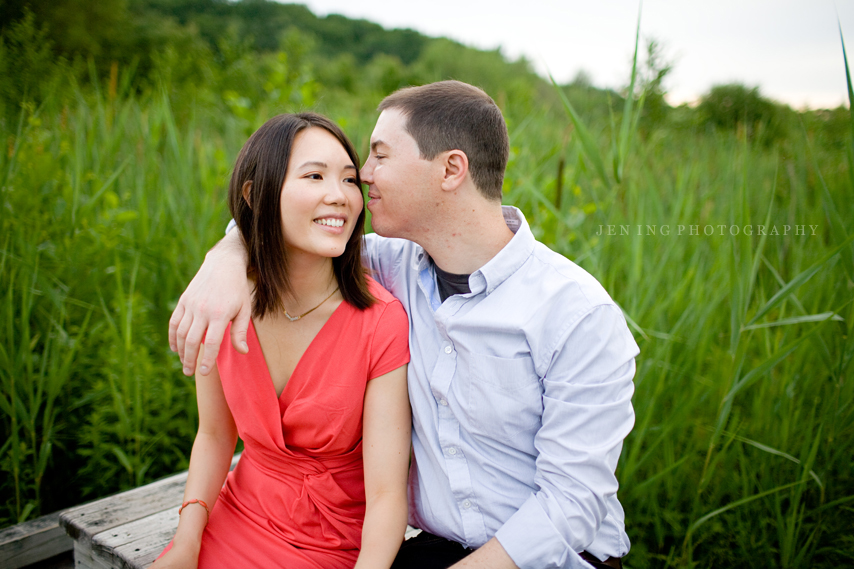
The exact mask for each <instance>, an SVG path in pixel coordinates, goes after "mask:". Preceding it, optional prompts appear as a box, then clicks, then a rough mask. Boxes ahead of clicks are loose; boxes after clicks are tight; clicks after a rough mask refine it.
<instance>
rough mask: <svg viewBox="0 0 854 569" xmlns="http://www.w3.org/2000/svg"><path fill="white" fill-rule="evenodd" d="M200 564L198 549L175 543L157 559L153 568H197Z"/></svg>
mask: <svg viewBox="0 0 854 569" xmlns="http://www.w3.org/2000/svg"><path fill="white" fill-rule="evenodd" d="M198 566H199V550H198V549H194V548H192V547H183V546H181V545H175V546H173V547H172V549H170V550H169V551H167V552H166V553H164V554H163V556H162V557H161V558H160V559H158V560H157V561H155V562H154V565H152V566H151V569H196V568H197V567H198Z"/></svg>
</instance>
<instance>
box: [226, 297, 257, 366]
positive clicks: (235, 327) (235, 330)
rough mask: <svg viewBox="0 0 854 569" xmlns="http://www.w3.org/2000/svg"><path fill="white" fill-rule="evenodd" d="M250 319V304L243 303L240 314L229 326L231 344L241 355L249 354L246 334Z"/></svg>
mask: <svg viewBox="0 0 854 569" xmlns="http://www.w3.org/2000/svg"><path fill="white" fill-rule="evenodd" d="M251 317H252V304H251V303H250V302H248V301H247V302H244V303H243V305H242V306H241V307H240V312H238V313H237V317H236V318H235V319H234V324H232V326H231V344H232V345H233V346H234V349H235V350H237V351H238V352H240V353H241V354H248V353H249V344H247V343H246V332H247V330H248V329H249V319H250V318H251Z"/></svg>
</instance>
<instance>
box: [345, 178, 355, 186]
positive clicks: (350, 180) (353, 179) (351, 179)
mask: <svg viewBox="0 0 854 569" xmlns="http://www.w3.org/2000/svg"><path fill="white" fill-rule="evenodd" d="M344 181H345V182H346V183H348V184H353V185H356V184H357V183H358V182H357V181H356V178H344Z"/></svg>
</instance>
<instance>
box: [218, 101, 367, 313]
mask: <svg viewBox="0 0 854 569" xmlns="http://www.w3.org/2000/svg"><path fill="white" fill-rule="evenodd" d="M311 127H316V128H322V129H324V130H326V131H327V132H329V133H330V134H332V136H334V137H335V138H336V139H338V141H339V142H340V143H341V146H343V147H344V150H346V151H347V155H348V156H349V157H350V160H352V161H353V165H354V166H355V167H356V183H357V184H358V187H359V188H360V189H361V187H362V179H361V178H360V177H359V166H360V164H359V156H358V155H357V154H356V150H355V149H354V148H353V145H352V144H351V143H350V141H349V140H348V139H347V136H346V135H345V134H344V132H343V131H342V130H341V129H340V128H339V127H338V125H336V124H335V123H334V122H332V121H331V120H329V119H327V118H326V117H324V116H321V115H318V114H316V113H298V114H293V115H279V116H276V117H273V118H272V119H270V120H268V121H267V122H266V123H264V125H263V126H261V128H259V129H258V130H257V131H255V133H254V134H253V135H252V136H250V137H249V140H248V141H247V142H246V144H244V145H243V148H242V149H241V150H240V154H239V155H238V156H237V162H236V163H235V165H234V173H233V174H232V175H231V182H230V184H229V187H228V207H229V209H230V210H231V215H232V217H233V218H234V220H235V222H236V223H237V227H238V228H239V229H240V235H241V236H242V237H243V243H244V245H245V246H246V251H247V253H248V255H249V264H248V270H249V272H250V274H252V275H253V276H254V278H255V300H254V303H253V305H252V315H253V316H255V317H257V318H262V317H263V316H265V315H266V314H267V313H269V312H271V311H273V312H275V311H278V310H280V309H281V307H282V296H283V295H284V294H286V293H288V292H290V281H289V278H288V256H287V253H286V252H285V240H284V233H283V232H282V216H281V198H282V185H283V184H284V182H285V175H286V174H287V172H288V163H289V162H290V158H291V151H292V150H293V146H294V140H296V137H297V135H298V134H299V133H300V132H302V131H303V130H305V129H307V128H311ZM246 182H251V183H252V190H251V194H250V195H251V202H252V207H250V206H249V204H247V203H246V200H245V199H243V186H244V184H245V183H246ZM285 207H287V204H285ZM364 231H365V208H364V206H363V207H362V209H361V212H360V213H359V219H357V220H356V225H355V228H354V229H353V234H352V235H351V236H350V240H349V241H348V242H347V247H346V248H345V250H344V254H343V255H341V256H340V257H334V258H333V259H332V268H333V271H334V272H335V278H336V279H337V281H338V286H339V287H340V289H341V295H342V296H343V297H344V300H345V301H347V302H349V303H350V304H352V305H353V306H355V307H356V308H359V309H361V310H364V309H365V308H368V307H369V306H371V305H372V304H373V303H374V297H373V296H371V294H370V292H368V283H367V281H366V280H365V271H364V269H363V268H362V236H363V235H364Z"/></svg>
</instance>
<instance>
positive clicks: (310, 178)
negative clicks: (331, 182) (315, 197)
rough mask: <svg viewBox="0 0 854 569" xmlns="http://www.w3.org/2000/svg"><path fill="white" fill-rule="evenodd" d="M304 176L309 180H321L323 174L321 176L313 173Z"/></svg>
mask: <svg viewBox="0 0 854 569" xmlns="http://www.w3.org/2000/svg"><path fill="white" fill-rule="evenodd" d="M306 178H308V179H309V180H322V179H323V176H321V175H320V174H317V173H314V174H309V175H308V176H306Z"/></svg>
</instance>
